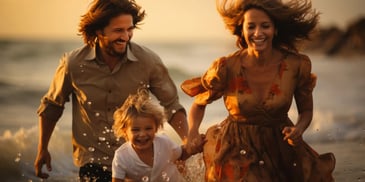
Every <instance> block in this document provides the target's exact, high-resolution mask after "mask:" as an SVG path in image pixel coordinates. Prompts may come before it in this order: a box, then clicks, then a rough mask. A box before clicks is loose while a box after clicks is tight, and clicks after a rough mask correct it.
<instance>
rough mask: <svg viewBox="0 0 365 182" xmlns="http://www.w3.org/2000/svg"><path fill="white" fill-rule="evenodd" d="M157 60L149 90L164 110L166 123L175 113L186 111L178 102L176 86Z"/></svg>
mask: <svg viewBox="0 0 365 182" xmlns="http://www.w3.org/2000/svg"><path fill="white" fill-rule="evenodd" d="M157 60H158V61H156V63H155V64H156V65H155V66H154V69H153V70H152V73H151V79H150V85H149V86H150V88H149V89H150V90H151V92H152V94H153V95H154V96H156V98H157V99H158V100H159V102H160V104H161V106H163V107H164V108H165V114H166V117H167V121H170V120H171V117H172V116H173V115H174V113H175V112H177V111H183V112H185V113H186V111H185V109H184V107H183V106H182V105H181V104H180V102H179V97H178V94H177V88H176V85H175V84H174V82H173V80H172V79H171V77H170V76H169V73H168V70H167V68H166V67H165V66H164V65H163V63H162V62H161V60H160V59H159V58H158V59H157Z"/></svg>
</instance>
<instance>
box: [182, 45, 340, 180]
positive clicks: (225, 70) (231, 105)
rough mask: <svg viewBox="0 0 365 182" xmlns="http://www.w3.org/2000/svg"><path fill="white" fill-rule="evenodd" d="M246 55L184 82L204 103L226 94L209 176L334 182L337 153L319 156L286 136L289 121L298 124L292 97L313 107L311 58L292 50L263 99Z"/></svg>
mask: <svg viewBox="0 0 365 182" xmlns="http://www.w3.org/2000/svg"><path fill="white" fill-rule="evenodd" d="M241 54H242V51H237V52H236V53H234V54H232V55H229V56H227V57H222V58H219V59H217V60H216V61H214V62H213V64H212V65H211V67H210V68H209V69H208V70H207V72H206V73H205V74H204V75H203V76H202V77H199V78H194V79H191V80H187V81H185V82H184V83H183V84H182V85H181V88H182V90H183V91H184V92H185V93H187V94H188V95H190V96H195V100H194V102H195V103H196V104H199V105H207V104H209V103H211V102H213V101H214V100H216V99H219V98H221V97H223V99H224V103H225V106H226V109H227V110H228V113H229V115H228V117H227V118H226V119H225V120H224V121H223V122H221V123H220V124H217V125H214V126H211V127H210V128H209V129H208V130H207V133H206V138H207V140H208V141H207V143H206V144H205V146H204V151H203V156H204V162H205V166H206V174H205V177H206V181H208V182H210V181H224V182H226V181H232V182H239V181H245V182H309V181H310V182H320V181H321V182H322V181H323V182H327V181H334V179H333V177H332V172H333V170H334V167H335V157H334V155H333V154H332V153H326V154H322V155H319V154H317V153H316V152H315V151H314V150H313V149H312V148H311V147H310V146H308V144H306V143H305V142H303V143H302V144H301V145H299V146H295V147H293V146H291V145H289V144H288V142H287V141H283V137H284V136H283V134H282V133H281V131H282V129H283V128H284V127H285V126H291V125H293V122H292V121H291V120H290V119H289V118H288V114H287V113H288V111H289V109H290V107H291V104H292V100H293V98H295V101H296V103H297V108H298V110H299V111H301V110H303V109H313V108H312V107H313V106H312V91H313V88H314V86H315V82H316V78H315V76H314V75H313V74H312V73H311V62H310V60H309V58H308V57H307V56H305V55H299V54H298V55H294V54H289V53H288V54H287V56H285V57H284V58H283V59H282V60H281V62H280V66H279V68H278V69H279V70H278V75H277V76H276V78H274V79H273V82H272V85H271V89H270V91H269V93H268V94H267V98H266V99H264V101H263V102H258V100H257V99H256V98H255V95H254V93H253V92H252V90H251V89H250V86H249V84H248V81H247V77H246V74H245V69H246V68H245V66H244V64H242V58H241V56H240V55H241ZM288 56H291V59H288ZM293 57H294V58H295V59H293ZM308 100H310V102H308Z"/></svg>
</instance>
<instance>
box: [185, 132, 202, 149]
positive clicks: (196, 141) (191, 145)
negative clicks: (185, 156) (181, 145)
mask: <svg viewBox="0 0 365 182" xmlns="http://www.w3.org/2000/svg"><path fill="white" fill-rule="evenodd" d="M205 143H206V140H205V135H204V134H199V133H198V132H194V133H189V136H188V142H187V144H186V151H187V152H188V153H189V154H190V155H194V154H197V153H200V152H202V151H203V147H204V144H205Z"/></svg>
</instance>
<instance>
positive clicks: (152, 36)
mask: <svg viewBox="0 0 365 182" xmlns="http://www.w3.org/2000/svg"><path fill="white" fill-rule="evenodd" d="M90 2H91V0H52V1H46V0H32V1H30V0H17V1H14V0H1V1H0V19H1V22H2V23H1V29H0V38H4V37H5V38H18V39H23V38H41V39H78V38H79V37H78V36H77V26H78V22H79V18H80V16H81V15H82V14H83V13H84V12H85V11H86V10H87V7H88V4H89V3H90ZM137 2H138V3H139V4H140V5H141V6H142V7H143V8H144V9H145V10H146V13H147V17H146V19H145V21H144V24H143V25H142V26H141V28H142V30H137V31H136V33H135V38H136V39H147V40H157V41H161V40H187V41H189V40H197V39H212V38H217V39H225V38H226V37H230V35H229V33H228V31H226V30H225V28H224V25H223V23H222V21H221V18H220V17H219V15H218V13H217V12H216V10H215V1H214V0H184V1H182V0H180V1H178V0H137ZM312 3H313V6H314V7H315V8H317V10H319V11H320V12H322V15H321V21H320V23H321V24H323V25H332V24H334V25H338V26H340V27H345V26H346V25H347V24H348V23H349V21H351V20H354V19H356V18H358V17H359V16H360V15H363V16H364V15H365V12H364V11H363V8H362V7H363V6H362V5H361V4H362V3H363V1H362V0H347V1H343V0H331V1H330V5H329V1H323V0H312Z"/></svg>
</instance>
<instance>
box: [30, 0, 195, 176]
mask: <svg viewBox="0 0 365 182" xmlns="http://www.w3.org/2000/svg"><path fill="white" fill-rule="evenodd" d="M144 16H145V12H144V11H142V10H141V7H140V6H139V5H137V4H136V3H135V1H134V0H95V1H94V2H93V3H92V4H91V6H90V9H89V11H88V12H87V13H86V14H85V15H83V16H82V18H81V21H80V27H79V32H80V34H81V35H82V36H83V39H84V42H85V45H84V46H83V47H81V48H79V49H76V50H74V51H72V52H69V53H66V54H65V55H64V56H63V57H62V58H61V61H60V64H59V66H58V68H57V70H56V73H55V76H54V78H53V81H52V83H51V85H50V87H49V90H48V92H47V94H46V95H45V96H44V97H43V98H42V100H41V104H40V107H39V109H38V115H39V128H40V132H39V145H38V153H37V157H36V160H35V163H34V167H35V173H36V175H37V176H38V177H40V178H48V176H49V175H48V174H47V173H44V172H42V166H43V165H46V166H47V169H48V171H50V170H51V169H52V168H51V155H50V153H49V151H48V149H47V148H48V143H49V140H50V138H51V135H52V132H53V130H54V128H55V126H56V122H57V121H58V120H59V118H60V117H61V115H62V112H63V109H64V104H65V102H67V101H69V97H70V96H71V98H72V122H73V124H72V144H73V158H74V164H75V165H76V166H78V167H80V171H79V176H80V179H81V180H84V179H85V180H97V181H111V168H110V167H111V161H112V159H113V155H114V151H115V150H116V149H117V148H118V147H119V146H120V145H121V144H122V143H123V142H124V140H123V139H117V138H115V136H114V134H113V132H112V125H113V113H114V111H115V109H116V108H118V107H119V106H121V105H122V104H123V102H124V100H125V99H126V98H127V97H128V96H129V95H130V94H133V93H136V91H137V90H138V89H139V88H148V89H149V90H150V92H151V93H152V94H153V95H154V96H155V97H156V98H157V99H158V100H159V102H160V104H161V105H162V106H163V107H164V108H165V112H166V115H167V117H168V118H167V120H168V122H169V123H170V125H171V126H172V127H173V128H174V129H175V131H176V132H177V133H178V135H179V136H180V137H181V139H183V140H185V138H186V136H187V128H188V127H187V121H186V113H185V110H184V108H183V107H182V106H181V104H180V103H179V101H178V96H177V89H176V86H175V85H174V83H173V81H172V79H171V78H170V76H169V75H168V71H167V69H166V67H165V66H164V65H163V63H162V62H161V60H160V58H159V57H158V56H157V55H156V54H155V53H154V52H152V51H151V50H149V49H147V48H145V47H143V46H140V45H138V44H136V43H134V42H131V38H132V35H133V30H134V29H135V28H136V27H137V25H139V23H140V22H141V21H142V20H143V19H144Z"/></svg>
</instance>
